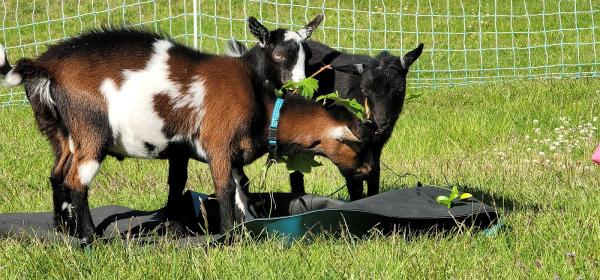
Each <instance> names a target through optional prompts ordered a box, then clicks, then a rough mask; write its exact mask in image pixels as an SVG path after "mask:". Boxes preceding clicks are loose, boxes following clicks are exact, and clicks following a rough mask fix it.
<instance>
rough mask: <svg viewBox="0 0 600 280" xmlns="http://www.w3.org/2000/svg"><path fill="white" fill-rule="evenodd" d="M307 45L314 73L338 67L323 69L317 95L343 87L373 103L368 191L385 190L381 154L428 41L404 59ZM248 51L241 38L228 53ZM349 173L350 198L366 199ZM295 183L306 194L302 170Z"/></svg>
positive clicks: (308, 64) (308, 61)
mask: <svg viewBox="0 0 600 280" xmlns="http://www.w3.org/2000/svg"><path fill="white" fill-rule="evenodd" d="M304 49H305V52H306V73H307V74H308V75H310V74H312V73H315V72H317V71H318V70H319V69H320V68H321V67H323V66H324V65H328V64H331V65H332V67H333V71H323V72H321V73H319V74H318V75H317V76H316V77H315V78H316V79H317V80H319V90H318V93H317V95H323V94H328V93H331V92H334V91H338V92H339V94H340V96H341V97H344V98H355V99H356V100H358V101H359V102H360V103H361V104H363V105H365V104H367V103H368V107H369V110H370V120H371V121H373V122H374V123H375V125H376V126H377V132H376V133H375V136H374V137H373V139H372V144H371V145H370V146H369V147H368V148H369V149H371V150H372V151H371V152H372V156H373V166H372V168H373V169H372V171H371V173H370V174H369V176H368V178H367V185H368V191H367V195H369V196H371V195H374V194H377V193H379V182H380V172H381V152H382V150H383V147H384V145H385V143H386V142H387V141H388V140H389V138H390V137H391V135H392V131H393V129H394V126H395V125H396V121H397V120H398V117H399V116H400V113H401V112H402V107H403V105H404V98H405V96H406V75H407V74H408V70H409V67H410V66H411V65H412V64H413V63H414V62H415V61H416V60H417V58H419V56H420V55H421V53H422V51H423V44H419V46H418V47H417V48H415V49H414V50H412V51H410V52H408V53H407V54H406V55H404V56H403V57H396V56H393V55H391V54H390V53H388V52H385V51H384V52H381V53H380V54H379V55H377V56H376V57H375V58H372V57H370V56H366V55H352V54H345V53H342V52H340V51H336V50H334V49H332V48H330V47H328V46H326V45H324V44H321V43H318V42H314V41H307V42H305V43H304ZM246 51H247V50H246V47H245V46H243V45H242V44H241V43H240V42H238V41H235V40H230V41H229V46H228V52H227V54H228V55H230V56H240V55H241V54H243V53H244V52H246ZM250 51H253V49H251V50H250ZM365 147H366V146H365ZM344 177H345V179H346V184H347V187H348V192H349V194H350V199H351V200H356V199H359V198H362V197H363V195H364V194H363V184H362V180H361V179H357V178H355V177H354V176H349V175H344ZM290 181H291V186H292V192H304V177H303V175H302V173H300V172H293V173H292V174H290Z"/></svg>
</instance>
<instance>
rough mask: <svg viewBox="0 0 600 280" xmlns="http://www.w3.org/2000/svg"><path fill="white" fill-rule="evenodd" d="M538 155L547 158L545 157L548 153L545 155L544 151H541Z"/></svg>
mask: <svg viewBox="0 0 600 280" xmlns="http://www.w3.org/2000/svg"><path fill="white" fill-rule="evenodd" d="M538 155H540V156H542V157H543V156H545V155H546V153H544V152H542V151H539V152H538Z"/></svg>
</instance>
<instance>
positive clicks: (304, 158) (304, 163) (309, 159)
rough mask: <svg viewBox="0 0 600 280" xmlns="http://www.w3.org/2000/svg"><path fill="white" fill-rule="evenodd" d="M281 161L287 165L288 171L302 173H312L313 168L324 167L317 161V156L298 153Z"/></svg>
mask: <svg viewBox="0 0 600 280" xmlns="http://www.w3.org/2000/svg"><path fill="white" fill-rule="evenodd" d="M281 161H283V162H285V163H286V167H287V169H288V170H296V171H300V172H302V173H310V172H311V170H312V168H313V167H318V166H322V165H323V164H321V163H320V162H318V161H316V160H315V155H313V154H309V153H297V154H293V155H289V156H287V157H286V158H284V159H282V160H281Z"/></svg>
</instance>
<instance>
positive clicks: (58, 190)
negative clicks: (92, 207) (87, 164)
mask: <svg viewBox="0 0 600 280" xmlns="http://www.w3.org/2000/svg"><path fill="white" fill-rule="evenodd" d="M49 139H50V141H51V143H52V148H53V150H54V155H55V160H54V167H53V168H52V173H51V175H50V178H49V179H50V185H51V186H52V198H53V205H54V222H55V224H56V227H57V229H58V230H59V231H63V232H67V233H69V234H74V232H68V227H67V224H66V223H67V222H68V220H69V219H71V218H72V212H71V211H72V207H71V192H70V191H69V190H68V189H67V188H65V186H64V185H63V181H64V178H65V176H66V171H67V170H69V165H70V164H71V161H72V158H73V157H72V154H71V152H70V148H69V140H68V137H67V136H66V133H65V132H62V131H57V130H55V133H54V134H53V135H50V136H49Z"/></svg>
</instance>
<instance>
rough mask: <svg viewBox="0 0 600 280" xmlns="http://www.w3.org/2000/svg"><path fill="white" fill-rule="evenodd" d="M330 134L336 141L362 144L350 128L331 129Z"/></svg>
mask: <svg viewBox="0 0 600 280" xmlns="http://www.w3.org/2000/svg"><path fill="white" fill-rule="evenodd" d="M330 134H331V137H333V138H335V140H338V141H340V142H342V143H347V144H350V143H361V141H360V139H358V137H356V135H354V133H353V132H352V130H350V128H348V127H347V126H345V125H344V126H338V127H335V128H333V129H331V132H330Z"/></svg>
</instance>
